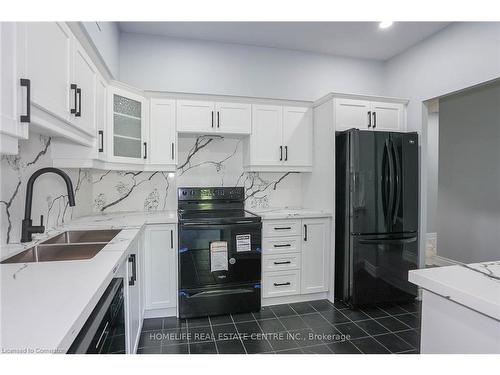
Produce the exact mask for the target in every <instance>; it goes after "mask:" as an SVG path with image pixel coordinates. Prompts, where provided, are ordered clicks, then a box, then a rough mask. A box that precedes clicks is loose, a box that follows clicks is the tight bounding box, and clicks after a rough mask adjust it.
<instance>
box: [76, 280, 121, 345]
mask: <svg viewBox="0 0 500 375" xmlns="http://www.w3.org/2000/svg"><path fill="white" fill-rule="evenodd" d="M123 298H124V296H123V279H122V278H114V279H113V280H111V283H110V284H109V286H108V287H107V288H106V291H105V292H104V294H103V295H102V297H101V299H100V300H99V302H98V303H97V305H96V307H95V308H94V310H93V311H92V313H91V314H90V316H89V318H88V319H87V321H86V322H85V324H84V325H83V327H82V329H81V330H80V333H79V334H78V336H77V337H76V338H75V341H73V344H71V347H70V348H69V350H68V354H111V353H116V354H125V310H124V299H123Z"/></svg>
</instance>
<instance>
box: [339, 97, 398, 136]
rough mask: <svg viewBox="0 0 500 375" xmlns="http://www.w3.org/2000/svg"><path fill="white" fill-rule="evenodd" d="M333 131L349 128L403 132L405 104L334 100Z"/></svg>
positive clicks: (347, 99) (344, 99) (345, 99)
mask: <svg viewBox="0 0 500 375" xmlns="http://www.w3.org/2000/svg"><path fill="white" fill-rule="evenodd" d="M334 103H335V130H337V131H338V130H347V129H351V128H357V129H364V130H375V131H377V130H380V131H404V130H405V129H406V122H405V116H406V111H405V104H403V103H399V102H392V101H387V102H384V101H369V100H359V99H350V98H335V99H334Z"/></svg>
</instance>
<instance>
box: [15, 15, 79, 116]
mask: <svg viewBox="0 0 500 375" xmlns="http://www.w3.org/2000/svg"><path fill="white" fill-rule="evenodd" d="M18 42H19V45H18V53H19V62H20V64H21V67H20V71H21V75H23V76H25V77H26V78H28V79H30V80H31V102H32V103H33V104H35V105H37V106H39V107H41V108H43V109H44V110H46V111H48V112H50V113H52V114H53V115H56V116H58V117H60V118H61V119H63V120H68V119H69V118H70V116H69V114H70V104H69V98H70V95H72V94H71V93H70V84H71V81H70V62H71V54H72V36H71V33H70V31H69V29H68V27H67V26H66V25H65V24H64V23H62V22H24V23H21V24H19V41H18Z"/></svg>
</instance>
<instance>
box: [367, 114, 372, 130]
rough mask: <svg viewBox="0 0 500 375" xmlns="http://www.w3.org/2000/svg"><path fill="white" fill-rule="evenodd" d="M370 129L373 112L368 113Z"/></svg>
mask: <svg viewBox="0 0 500 375" xmlns="http://www.w3.org/2000/svg"><path fill="white" fill-rule="evenodd" d="M368 127H369V128H371V127H372V111H368Z"/></svg>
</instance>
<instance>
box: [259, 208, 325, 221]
mask: <svg viewBox="0 0 500 375" xmlns="http://www.w3.org/2000/svg"><path fill="white" fill-rule="evenodd" d="M249 211H251V212H253V213H254V214H256V215H259V216H261V217H262V218H263V219H264V220H266V219H267V220H272V219H307V218H320V217H331V216H332V213H331V212H330V211H326V210H315V209H310V208H300V207H285V208H263V209H249Z"/></svg>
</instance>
